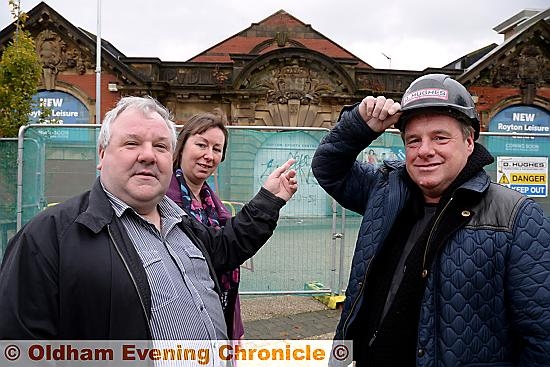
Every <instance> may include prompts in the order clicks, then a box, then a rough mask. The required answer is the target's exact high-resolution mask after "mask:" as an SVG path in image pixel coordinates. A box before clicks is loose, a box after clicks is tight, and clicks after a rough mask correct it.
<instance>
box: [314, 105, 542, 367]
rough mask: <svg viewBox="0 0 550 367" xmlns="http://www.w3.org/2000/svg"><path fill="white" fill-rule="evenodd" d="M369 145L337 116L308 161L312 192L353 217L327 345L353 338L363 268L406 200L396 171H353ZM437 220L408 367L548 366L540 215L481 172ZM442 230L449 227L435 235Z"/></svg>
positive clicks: (355, 120)
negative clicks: (345, 272) (350, 253)
mask: <svg viewBox="0 0 550 367" xmlns="http://www.w3.org/2000/svg"><path fill="white" fill-rule="evenodd" d="M378 136H379V134H377V133H375V132H374V131H372V130H371V129H370V128H369V127H368V126H367V125H366V124H365V123H364V122H363V120H362V119H361V117H360V116H359V114H358V112H357V109H356V108H352V109H348V110H345V111H344V112H343V113H342V115H341V119H340V121H339V123H338V124H337V125H336V126H335V128H334V129H333V130H332V131H331V132H330V133H329V134H328V135H327V136H326V137H325V139H324V140H323V141H322V143H321V145H320V146H319V148H318V149H317V152H316V153H315V156H314V158H313V161H312V169H313V173H314V174H315V177H316V178H317V180H318V182H319V184H320V185H321V186H322V187H323V188H324V189H325V190H326V191H327V192H328V193H329V194H330V195H331V196H332V197H334V198H335V199H336V200H337V201H338V202H339V203H340V204H341V205H343V206H344V207H346V208H348V209H350V210H353V211H355V212H357V213H360V214H362V215H363V221H362V223H361V227H360V230H359V235H358V239H357V244H356V248H355V254H354V257H353V262H352V268H351V275H350V279H349V284H348V288H347V290H346V300H345V303H344V308H343V311H342V316H341V319H340V322H339V324H338V327H337V330H336V337H335V339H336V340H343V339H346V340H350V339H351V340H353V339H354V338H355V337H356V335H353V331H351V330H361V328H360V327H359V328H357V327H355V325H353V323H354V321H355V320H356V319H357V313H358V311H359V310H360V308H361V304H362V301H363V296H364V294H365V289H366V288H367V287H368V286H369V284H368V282H366V279H367V275H368V271H369V267H370V265H371V263H372V261H373V258H374V257H375V256H376V254H377V252H378V251H379V249H380V246H381V244H383V243H384V240H385V238H386V237H387V236H388V233H389V231H390V230H391V229H392V228H394V226H398V224H396V223H394V221H395V218H396V217H397V214H398V213H399V211H400V209H401V208H403V206H404V203H405V202H406V200H407V198H408V197H409V194H410V193H409V190H408V189H407V186H406V185H405V182H404V181H403V178H404V175H405V168H404V163H403V162H386V163H385V164H384V166H383V167H382V168H380V169H376V168H375V167H374V166H372V165H370V164H367V163H362V162H358V161H356V157H357V156H358V154H359V153H360V152H361V151H362V150H363V149H364V148H366V147H367V146H368V145H369V144H370V143H371V142H372V141H373V140H374V139H375V138H377V137H378ZM463 198H477V199H475V200H463ZM453 200H454V201H453ZM440 217H441V218H439V219H437V221H436V224H435V229H434V235H433V236H432V237H431V238H432V242H433V243H432V242H430V246H438V248H439V252H438V254H437V256H436V259H435V260H434V262H433V264H432V267H431V269H430V272H429V279H428V282H427V286H426V290H425V293H424V297H423V301H422V306H421V314H420V323H419V327H418V340H417V344H418V345H417V346H418V348H417V349H418V354H417V365H418V366H525V367H527V366H529V367H532V366H550V220H549V219H548V218H547V217H545V216H544V213H543V212H542V209H541V208H540V206H539V205H538V204H536V203H535V202H533V201H532V200H531V199H528V198H526V197H524V196H522V195H520V194H518V193H517V192H515V191H513V190H510V189H508V188H505V187H502V186H500V185H497V184H494V183H491V182H490V178H489V176H488V175H487V174H486V173H485V172H484V171H482V172H480V173H479V174H478V175H477V176H475V177H474V178H472V179H471V180H470V181H468V182H466V183H465V184H464V185H462V186H461V187H460V188H459V189H457V190H456V191H455V194H454V195H453V199H451V201H450V202H449V204H448V205H447V208H446V209H444V210H443V212H442V213H441V216H440ZM442 223H451V224H452V226H451V227H450V228H449V227H448V226H447V227H445V229H444V230H442V229H441V226H442ZM396 228H397V227H396ZM351 325H353V326H354V327H353V328H350V326H351Z"/></svg>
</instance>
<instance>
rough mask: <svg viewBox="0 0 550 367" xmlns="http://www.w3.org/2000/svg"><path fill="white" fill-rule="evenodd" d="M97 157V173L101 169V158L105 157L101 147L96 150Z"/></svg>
mask: <svg viewBox="0 0 550 367" xmlns="http://www.w3.org/2000/svg"><path fill="white" fill-rule="evenodd" d="M98 156H99V163H98V164H97V167H96V168H97V169H98V171H101V168H102V167H103V157H104V156H105V149H104V148H103V147H101V146H100V147H99V149H98Z"/></svg>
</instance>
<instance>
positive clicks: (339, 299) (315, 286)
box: [304, 282, 346, 310]
mask: <svg viewBox="0 0 550 367" xmlns="http://www.w3.org/2000/svg"><path fill="white" fill-rule="evenodd" d="M304 289H306V290H316V291H317V290H318V291H321V290H325V289H326V288H325V286H324V285H323V283H320V282H308V283H306V284H304ZM327 293H330V290H328V291H327ZM313 298H315V299H316V300H318V301H319V302H321V303H323V304H325V305H326V306H327V307H328V308H330V309H331V310H335V309H336V308H338V307H339V306H341V305H342V304H343V303H344V300H345V299H346V296H344V295H337V294H327V295H319V296H313Z"/></svg>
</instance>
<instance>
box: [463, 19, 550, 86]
mask: <svg viewBox="0 0 550 367" xmlns="http://www.w3.org/2000/svg"><path fill="white" fill-rule="evenodd" d="M549 58H550V26H549V25H548V23H547V22H546V21H545V20H540V21H538V22H537V23H535V24H533V25H532V26H530V27H528V28H526V29H524V30H523V31H522V32H520V33H518V34H517V35H515V36H514V37H512V38H511V39H509V40H507V41H506V42H504V43H503V44H501V45H500V46H498V47H497V48H495V49H494V50H493V51H491V52H490V53H489V54H487V55H486V56H485V57H484V58H483V59H481V60H480V61H479V62H477V63H476V64H474V65H472V66H471V67H470V68H469V69H468V70H467V71H466V72H465V73H464V74H463V75H462V76H461V77H460V81H461V82H463V83H465V84H471V85H477V86H490V87H496V88H522V87H524V86H526V85H533V86H535V87H540V86H542V85H548V84H549V83H550V65H549V64H548V59H549Z"/></svg>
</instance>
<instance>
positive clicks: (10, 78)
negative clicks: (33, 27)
mask: <svg viewBox="0 0 550 367" xmlns="http://www.w3.org/2000/svg"><path fill="white" fill-rule="evenodd" d="M9 5H10V8H11V13H12V16H13V18H14V20H15V21H16V22H15V33H14V38H13V40H12V41H10V42H9V44H8V46H7V47H6V48H5V50H4V53H3V54H2V59H1V60H0V138H1V137H16V136H17V133H18V131H19V127H20V126H22V125H25V124H26V123H27V122H28V116H29V113H30V112H31V110H32V107H33V102H32V97H33V95H34V94H36V92H37V89H38V85H39V84H40V75H41V72H42V66H41V64H40V59H39V57H38V54H37V53H36V49H35V45H34V40H33V39H32V38H31V35H30V33H29V32H28V31H26V30H25V29H24V23H25V21H26V19H27V14H25V13H24V12H21V10H20V7H19V5H18V4H16V3H15V0H9Z"/></svg>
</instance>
